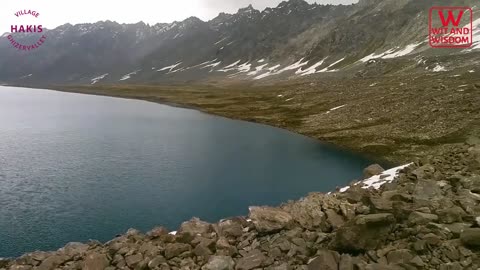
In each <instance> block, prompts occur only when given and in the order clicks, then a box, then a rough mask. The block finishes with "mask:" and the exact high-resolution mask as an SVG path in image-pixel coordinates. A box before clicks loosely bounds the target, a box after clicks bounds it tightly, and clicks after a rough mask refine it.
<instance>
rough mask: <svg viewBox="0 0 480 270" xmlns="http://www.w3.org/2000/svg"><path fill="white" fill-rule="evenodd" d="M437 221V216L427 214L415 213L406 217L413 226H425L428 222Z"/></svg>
mask: <svg viewBox="0 0 480 270" xmlns="http://www.w3.org/2000/svg"><path fill="white" fill-rule="evenodd" d="M437 221H438V216H437V215H434V214H427V213H422V212H416V211H415V212H412V213H411V214H410V215H409V216H408V222H410V224H414V225H425V224H428V223H430V222H437Z"/></svg>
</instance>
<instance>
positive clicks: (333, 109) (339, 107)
mask: <svg viewBox="0 0 480 270" xmlns="http://www.w3.org/2000/svg"><path fill="white" fill-rule="evenodd" d="M345 106H347V104H344V105H341V106H338V107H335V108H331V109H330V110H328V112H326V113H327V114H328V113H330V112H333V111H336V110H338V109H341V108H343V107H345Z"/></svg>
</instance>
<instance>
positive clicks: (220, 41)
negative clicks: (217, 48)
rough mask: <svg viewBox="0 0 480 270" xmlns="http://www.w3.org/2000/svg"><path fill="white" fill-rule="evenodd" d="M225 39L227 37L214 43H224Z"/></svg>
mask: <svg viewBox="0 0 480 270" xmlns="http://www.w3.org/2000/svg"><path fill="white" fill-rule="evenodd" d="M225 39H227V38H222V39H221V40H219V41H217V42H215V43H214V45H218V44H220V43H222V41H224V40H225Z"/></svg>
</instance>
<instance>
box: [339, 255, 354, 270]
mask: <svg viewBox="0 0 480 270" xmlns="http://www.w3.org/2000/svg"><path fill="white" fill-rule="evenodd" d="M353 267H354V264H353V258H352V257H351V256H350V255H348V254H342V256H340V262H339V263H338V270H353V269H354V268H353Z"/></svg>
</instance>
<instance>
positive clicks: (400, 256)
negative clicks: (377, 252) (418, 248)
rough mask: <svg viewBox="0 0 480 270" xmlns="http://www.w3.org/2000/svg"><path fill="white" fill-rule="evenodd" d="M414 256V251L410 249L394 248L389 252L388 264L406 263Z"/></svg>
mask: <svg viewBox="0 0 480 270" xmlns="http://www.w3.org/2000/svg"><path fill="white" fill-rule="evenodd" d="M413 258H414V256H413V254H412V252H411V251H410V250H408V249H398V250H393V251H390V252H389V253H388V254H387V260H388V264H406V263H409V262H410V261H411V260H412V259H413Z"/></svg>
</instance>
